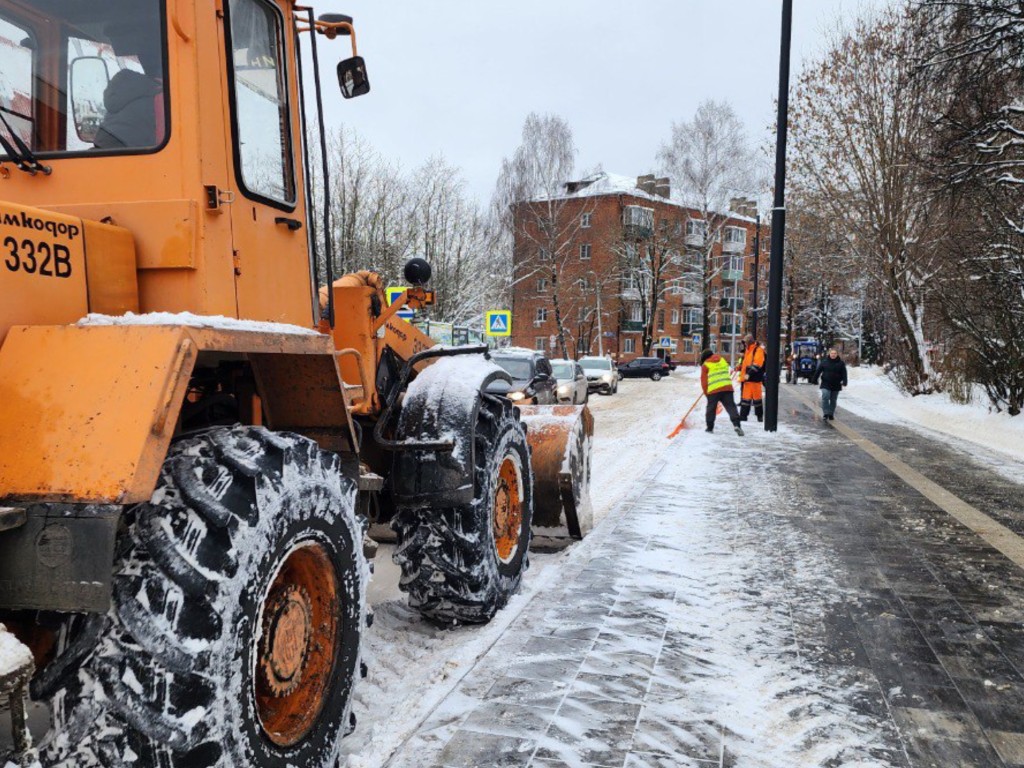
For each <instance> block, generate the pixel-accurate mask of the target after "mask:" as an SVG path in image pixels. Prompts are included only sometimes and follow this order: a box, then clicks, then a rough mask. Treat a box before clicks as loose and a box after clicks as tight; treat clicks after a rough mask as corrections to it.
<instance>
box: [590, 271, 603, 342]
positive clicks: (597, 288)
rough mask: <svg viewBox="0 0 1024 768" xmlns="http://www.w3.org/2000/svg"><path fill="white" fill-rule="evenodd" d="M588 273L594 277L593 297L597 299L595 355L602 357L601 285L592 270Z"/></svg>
mask: <svg viewBox="0 0 1024 768" xmlns="http://www.w3.org/2000/svg"><path fill="white" fill-rule="evenodd" d="M589 273H590V274H591V275H593V276H594V297H595V298H596V299H597V355H598V357H604V332H603V331H602V330H601V283H600V281H599V280H598V279H597V273H596V272H594V270H592V269H591V270H589Z"/></svg>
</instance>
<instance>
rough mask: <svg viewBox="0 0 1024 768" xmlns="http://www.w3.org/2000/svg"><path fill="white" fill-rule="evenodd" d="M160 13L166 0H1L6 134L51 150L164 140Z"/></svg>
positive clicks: (153, 144)
mask: <svg viewBox="0 0 1024 768" xmlns="http://www.w3.org/2000/svg"><path fill="white" fill-rule="evenodd" d="M19 8H20V12H17V11H16V9H19ZM163 15H164V14H163V3H162V2H161V0H138V1H137V2H134V3H132V4H131V5H128V6H122V5H120V4H118V5H117V6H116V7H114V6H113V4H107V3H81V2H76V1H75V0H35V2H33V3H32V4H31V9H30V10H28V9H25V8H24V7H21V6H15V5H13V4H11V3H9V2H7V0H0V116H2V117H3V120H0V134H2V135H3V136H4V137H5V138H8V139H9V138H11V134H14V135H16V136H17V137H18V138H19V139H21V140H22V141H23V142H24V144H25V146H27V147H28V148H29V149H30V150H31V151H32V152H33V153H36V154H39V155H43V156H49V157H52V156H53V155H55V154H60V153H76V152H89V153H90V154H95V153H96V152H97V150H99V151H104V152H106V151H110V152H120V153H124V152H140V151H152V150H155V149H157V148H159V147H160V146H161V145H162V144H163V143H164V140H165V138H166V137H167V134H168V119H167V114H168V109H167V97H166V91H167V89H166V87H165V73H164V49H165V44H164V41H165V32H164V26H163ZM11 143H14V144H16V143H15V142H11ZM0 152H2V150H0Z"/></svg>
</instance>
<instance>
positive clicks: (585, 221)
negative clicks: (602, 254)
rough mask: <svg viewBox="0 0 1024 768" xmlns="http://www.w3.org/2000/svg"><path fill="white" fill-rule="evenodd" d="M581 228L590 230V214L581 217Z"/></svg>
mask: <svg viewBox="0 0 1024 768" xmlns="http://www.w3.org/2000/svg"><path fill="white" fill-rule="evenodd" d="M580 227H581V228H582V229H590V214H589V213H584V214H581V215H580Z"/></svg>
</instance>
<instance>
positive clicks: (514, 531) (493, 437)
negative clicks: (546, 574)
mask: <svg viewBox="0 0 1024 768" xmlns="http://www.w3.org/2000/svg"><path fill="white" fill-rule="evenodd" d="M475 440H476V466H475V472H474V475H475V476H474V497H473V501H472V503H470V504H465V505H461V506H457V507H450V508H446V509H432V508H399V510H398V512H397V514H396V516H395V519H394V520H393V521H392V527H393V528H394V530H395V533H396V534H397V537H398V544H397V546H396V547H395V552H394V556H393V557H394V561H395V563H396V564H398V565H399V566H400V567H401V569H402V576H401V580H400V582H399V586H400V587H401V588H402V590H404V591H405V592H407V593H408V594H409V603H410V605H412V607H414V608H416V609H417V610H419V612H420V613H421V614H423V616H425V617H426V618H428V619H430V620H431V621H434V622H437V623H439V624H444V625H452V624H482V623H485V622H487V621H490V620H491V618H493V617H494V614H495V613H497V612H498V611H499V610H500V609H501V608H502V607H504V605H505V604H506V603H507V602H508V600H509V598H510V597H511V596H512V595H513V594H514V593H515V592H516V590H517V589H518V588H519V585H520V583H521V581H522V577H523V573H524V571H526V569H527V568H528V567H529V544H530V535H531V528H530V526H531V523H532V521H533V473H532V469H531V466H530V451H529V447H528V446H527V442H526V433H525V431H524V428H523V425H522V424H521V423H520V421H519V419H518V412H517V411H515V409H514V408H512V406H511V404H510V403H509V402H508V401H507V400H505V399H504V398H496V397H492V396H489V395H484V396H483V403H482V404H481V406H480V415H479V418H478V420H477V425H476V431H475ZM513 485H515V486H517V487H514V488H513V487H511V486H513ZM503 488H504V489H505V491H507V493H506V492H505V491H503V490H502V489H503ZM503 494H504V495H503ZM516 497H518V498H516ZM506 502H511V503H512V504H513V505H514V506H515V507H516V509H517V510H518V512H515V513H509V508H508V506H507V504H506ZM496 528H497V530H496ZM512 539H514V543H513V542H512ZM510 544H512V546H511V547H510Z"/></svg>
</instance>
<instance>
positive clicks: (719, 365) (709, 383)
mask: <svg viewBox="0 0 1024 768" xmlns="http://www.w3.org/2000/svg"><path fill="white" fill-rule="evenodd" d="M700 386H701V389H703V390H704V394H705V395H706V396H707V399H708V407H707V410H706V411H705V412H704V416H705V421H706V422H707V425H708V428H707V430H706V431H707V432H714V431H715V414H716V413H717V412H718V404H719V403H721V404H722V407H723V408H725V412H726V413H728V414H729V421H731V422H732V426H733V428H734V429H735V430H736V434H737V435H739V436H740V437H742V436H743V428H742V427H741V426H740V415H739V414H738V413H737V412H736V401H735V400H734V399H733V391H732V378H731V377H730V376H729V361H728V360H726V359H725V358H724V357H722V356H721V355H716V354H715V353H714V352H712V351H711V350H710V349H705V350H704V351H703V352H702V353H701V355H700Z"/></svg>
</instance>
